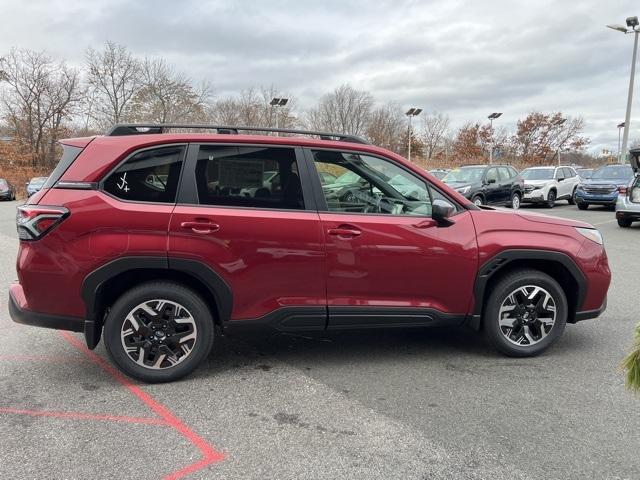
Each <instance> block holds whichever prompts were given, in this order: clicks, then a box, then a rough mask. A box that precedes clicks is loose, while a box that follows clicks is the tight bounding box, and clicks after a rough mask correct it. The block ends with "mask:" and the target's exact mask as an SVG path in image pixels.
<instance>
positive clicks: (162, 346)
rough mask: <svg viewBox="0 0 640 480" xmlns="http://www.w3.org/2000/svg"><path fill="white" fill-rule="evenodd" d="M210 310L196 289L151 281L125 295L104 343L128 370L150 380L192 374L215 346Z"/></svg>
mask: <svg viewBox="0 0 640 480" xmlns="http://www.w3.org/2000/svg"><path fill="white" fill-rule="evenodd" d="M213 334H214V324H213V319H212V318H211V312H210V311H209V308H208V307H207V305H206V303H205V302H204V301H203V300H202V298H201V297H200V296H199V295H198V294H197V293H195V292H194V291H192V290H190V289H188V288H186V287H184V286H182V285H180V284H177V283H173V282H150V283H145V284H142V285H140V286H137V287H135V288H133V289H131V290H129V291H128V292H126V293H125V294H124V295H122V296H121V297H120V298H119V299H118V300H117V301H116V302H115V303H114V305H113V306H112V308H111V309H110V311H109V314H108V315H107V318H106V321H105V326H104V337H105V346H106V348H107V352H108V353H109V356H110V357H111V359H112V360H113V362H114V363H115V364H116V365H117V366H118V367H119V368H120V370H122V371H123V372H124V373H126V374H127V375H129V376H131V377H134V378H136V379H138V380H142V381H144V382H149V383H157V382H169V381H173V380H177V379H179V378H182V377H184V376H185V375H188V374H189V373H191V372H192V371H193V370H194V369H195V368H196V367H197V366H198V365H199V364H200V363H201V362H202V361H203V360H204V359H205V358H207V356H208V355H209V352H210V351H211V347H212V346H213Z"/></svg>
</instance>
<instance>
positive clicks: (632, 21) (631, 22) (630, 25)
mask: <svg viewBox="0 0 640 480" xmlns="http://www.w3.org/2000/svg"><path fill="white" fill-rule="evenodd" d="M638 24H639V22H638V17H629V18H627V26H626V27H624V26H623V25H607V27H609V28H611V29H613V30H616V31H618V32H622V33H624V34H627V33H633V34H634V37H635V39H634V41H633V55H632V57H631V76H630V77H629V94H628V96H627V112H626V114H625V116H624V134H623V135H622V147H621V151H620V159H619V160H618V161H619V162H620V160H621V159H622V155H623V153H622V152H624V158H625V159H626V157H627V142H628V141H629V124H630V121H631V103H632V101H633V82H634V77H635V74H636V55H637V53H638V34H639V33H640V28H638ZM620 163H622V162H620Z"/></svg>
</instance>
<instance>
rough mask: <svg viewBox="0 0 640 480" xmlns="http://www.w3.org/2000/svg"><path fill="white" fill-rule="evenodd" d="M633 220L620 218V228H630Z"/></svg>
mask: <svg viewBox="0 0 640 480" xmlns="http://www.w3.org/2000/svg"><path fill="white" fill-rule="evenodd" d="M631 223H632V222H631V220H629V219H628V218H618V226H619V227H622V228H629V227H630V226H631Z"/></svg>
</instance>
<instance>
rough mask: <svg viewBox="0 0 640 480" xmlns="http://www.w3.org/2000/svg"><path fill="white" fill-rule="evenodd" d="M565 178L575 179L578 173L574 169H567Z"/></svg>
mask: <svg viewBox="0 0 640 480" xmlns="http://www.w3.org/2000/svg"><path fill="white" fill-rule="evenodd" d="M564 176H565V177H566V178H573V177H575V176H576V172H575V170H574V169H573V168H569V167H565V169H564Z"/></svg>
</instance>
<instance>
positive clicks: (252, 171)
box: [218, 159, 264, 188]
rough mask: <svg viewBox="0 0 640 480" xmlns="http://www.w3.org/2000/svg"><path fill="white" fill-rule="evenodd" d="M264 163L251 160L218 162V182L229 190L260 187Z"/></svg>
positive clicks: (222, 160)
mask: <svg viewBox="0 0 640 480" xmlns="http://www.w3.org/2000/svg"><path fill="white" fill-rule="evenodd" d="M263 172H264V162H256V161H253V160H224V159H221V160H220V165H219V172H218V180H219V184H220V185H221V186H225V187H231V188H250V187H262V177H263Z"/></svg>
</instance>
